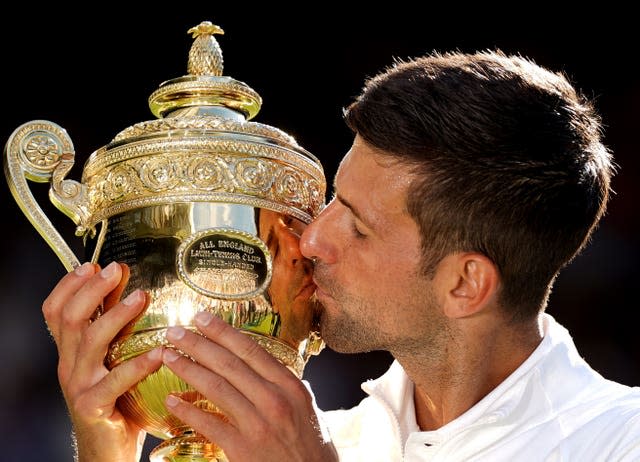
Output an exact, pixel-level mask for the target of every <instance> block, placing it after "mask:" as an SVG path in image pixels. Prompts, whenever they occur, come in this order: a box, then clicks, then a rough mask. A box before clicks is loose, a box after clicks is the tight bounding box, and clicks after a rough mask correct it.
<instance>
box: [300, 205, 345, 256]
mask: <svg viewBox="0 0 640 462" xmlns="http://www.w3.org/2000/svg"><path fill="white" fill-rule="evenodd" d="M332 206H333V203H329V205H327V206H326V207H325V208H324V210H323V211H322V212H320V215H318V216H317V217H316V219H315V220H313V221H312V222H311V223H310V224H309V225H308V226H307V227H306V228H305V230H304V232H303V233H302V236H300V251H301V252H302V255H304V256H305V257H307V258H308V259H310V260H321V261H323V262H325V263H333V262H335V260H336V246H335V243H334V242H332V241H331V238H332V235H331V233H330V230H329V228H330V225H331V212H332ZM333 238H335V236H333Z"/></svg>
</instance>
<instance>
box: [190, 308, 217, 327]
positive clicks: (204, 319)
mask: <svg viewBox="0 0 640 462" xmlns="http://www.w3.org/2000/svg"><path fill="white" fill-rule="evenodd" d="M193 319H195V320H196V324H199V325H201V326H208V325H209V324H210V323H211V320H212V319H213V315H212V314H211V313H209V312H208V311H200V312H199V313H198V314H196V315H195V316H194V317H193Z"/></svg>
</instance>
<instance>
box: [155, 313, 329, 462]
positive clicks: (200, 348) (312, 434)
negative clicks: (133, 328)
mask: <svg viewBox="0 0 640 462" xmlns="http://www.w3.org/2000/svg"><path fill="white" fill-rule="evenodd" d="M195 320H196V325H197V327H198V329H199V330H200V331H201V332H202V333H203V334H204V335H205V336H206V338H205V337H203V336H201V335H198V334H196V333H193V332H191V331H189V330H186V329H183V328H180V327H173V328H170V329H169V330H168V332H167V338H168V340H169V341H170V342H171V343H172V344H173V345H175V346H176V348H178V349H180V350H181V351H183V352H184V353H186V354H187V355H189V356H190V357H191V358H193V359H194V360H195V362H194V361H192V360H190V359H188V358H186V357H184V356H182V355H179V354H178V353H176V352H175V351H174V350H173V349H171V348H166V349H165V350H164V352H163V361H164V363H165V364H166V365H167V366H168V367H169V368H171V370H173V371H174V372H175V373H176V374H177V375H178V376H180V377H182V378H183V379H184V380H185V381H186V382H187V383H189V384H191V385H193V386H194V387H195V388H196V389H197V390H198V391H199V392H200V393H202V394H203V395H204V396H205V397H207V399H209V400H210V401H211V402H213V403H215V405H216V406H218V407H219V408H220V409H221V411H222V412H223V413H224V415H225V417H226V419H225V418H222V417H220V416H218V415H216V414H213V413H210V412H206V411H203V410H201V409H198V408H197V407H195V406H193V405H192V404H190V403H188V402H186V401H183V400H181V399H179V398H178V397H176V396H173V395H170V396H169V397H168V398H167V400H166V403H167V407H168V408H169V410H170V411H171V412H173V413H174V414H175V415H176V416H177V417H178V418H179V419H181V420H182V421H184V422H185V423H186V424H188V425H190V426H192V427H193V428H194V429H195V430H196V431H198V432H199V433H201V434H202V435H204V436H205V437H207V438H208V439H209V440H210V441H214V442H215V443H216V444H218V445H219V446H220V447H221V448H222V449H223V450H224V452H225V454H226V456H227V457H228V459H229V460H230V461H232V462H236V461H238V462H250V461H265V460H278V461H287V462H295V461H304V462H310V461H323V462H326V461H332V460H338V457H337V454H336V452H335V449H334V447H333V445H332V444H331V443H330V442H327V441H324V440H323V437H322V434H321V431H320V428H319V425H318V420H317V417H316V414H315V412H314V409H313V405H312V398H311V396H310V394H309V392H308V391H307V389H306V388H305V386H304V385H303V383H302V382H301V381H300V380H299V379H298V378H297V377H295V376H294V375H293V374H292V373H291V372H290V371H289V370H288V369H287V368H286V367H285V366H283V365H282V364H280V363H279V362H278V361H277V360H276V359H275V358H274V357H273V356H271V355H270V354H269V353H267V352H266V351H265V350H263V349H262V347H260V346H259V345H258V344H257V343H256V342H254V341H253V340H251V339H250V338H249V337H248V336H246V335H244V334H242V333H241V332H239V331H237V330H236V329H234V328H232V327H231V326H229V325H228V324H226V323H225V322H223V321H221V320H220V319H217V318H216V317H214V316H212V315H211V314H209V313H204V312H203V313H198V314H197V315H196V317H195Z"/></svg>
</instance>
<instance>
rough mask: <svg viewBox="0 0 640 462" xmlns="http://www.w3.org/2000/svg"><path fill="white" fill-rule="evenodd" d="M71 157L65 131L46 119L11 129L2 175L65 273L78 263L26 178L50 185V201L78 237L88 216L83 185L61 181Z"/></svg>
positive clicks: (71, 144)
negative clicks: (75, 226) (73, 224)
mask: <svg viewBox="0 0 640 462" xmlns="http://www.w3.org/2000/svg"><path fill="white" fill-rule="evenodd" d="M74 158H75V151H74V148H73V143H72V142H71V138H69V135H67V132H66V130H64V129H63V128H62V127H60V126H59V125H57V124H55V123H53V122H49V121H46V120H33V121H31V122H27V123H25V124H23V125H21V126H20V127H18V128H17V129H16V130H14V132H13V133H12V134H11V136H10V137H9V140H8V141H7V144H6V146H5V155H4V171H5V176H6V178H7V183H8V184H9V189H10V190H11V194H13V198H14V199H15V201H16V202H17V203H18V205H19V206H20V209H21V210H22V212H23V213H24V214H25V215H26V217H27V218H28V219H29V221H30V222H31V224H32V225H33V227H34V228H35V229H36V230H37V231H38V232H39V233H40V235H41V236H42V237H43V239H44V240H45V241H46V242H47V243H48V244H49V246H50V247H51V248H52V249H53V251H54V252H55V253H56V255H57V256H58V258H59V259H60V260H61V261H62V264H63V265H64V267H65V268H66V269H67V270H68V271H71V270H72V269H73V268H75V267H76V266H78V265H79V264H80V261H79V260H78V257H76V255H75V254H74V253H73V251H72V250H71V248H70V247H69V245H68V244H67V242H66V241H65V240H64V238H63V237H62V236H61V235H60V233H59V232H58V231H57V230H56V229H55V227H54V226H53V224H52V223H51V221H50V220H49V219H48V218H47V216H46V215H45V213H44V212H43V210H42V208H41V207H40V205H39V204H38V202H37V201H36V200H35V198H34V197H33V194H32V192H31V189H30V188H29V185H28V182H27V179H29V180H31V181H35V182H38V183H47V182H50V183H51V189H50V190H49V197H50V199H51V201H52V202H53V204H54V205H55V206H56V207H57V208H58V209H60V210H61V211H62V212H63V213H65V214H66V215H67V216H69V217H70V218H71V219H72V220H73V221H74V222H75V223H76V225H78V232H77V234H83V233H84V232H85V231H86V228H85V226H84V223H85V218H86V217H87V215H88V212H87V210H88V206H87V201H86V197H87V192H86V186H85V185H83V184H81V183H78V182H77V181H73V180H65V179H64V176H65V175H66V174H67V173H68V172H69V170H71V167H73V163H74Z"/></svg>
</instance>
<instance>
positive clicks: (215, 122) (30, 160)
mask: <svg viewBox="0 0 640 462" xmlns="http://www.w3.org/2000/svg"><path fill="white" fill-rule="evenodd" d="M189 33H191V34H192V35H193V37H194V38H195V40H194V43H193V45H192V47H191V50H190V52H189V65H188V72H189V75H186V76H183V77H179V78H176V79H172V80H169V81H166V82H164V83H162V84H161V85H160V87H159V88H158V89H157V90H156V91H155V92H154V93H153V94H152V95H151V96H150V97H149V106H150V108H151V111H152V112H153V114H154V115H155V116H156V117H158V120H152V121H147V122H141V123H138V124H136V125H133V126H131V127H128V128H126V129H125V130H123V131H122V132H120V133H119V134H117V135H116V136H115V138H114V139H113V140H112V141H111V142H110V143H109V144H107V145H106V146H104V147H102V148H100V149H98V150H97V151H95V152H94V153H93V154H91V156H90V157H89V158H88V160H87V162H86V164H85V166H84V170H83V174H82V181H81V182H77V181H74V180H70V179H65V176H66V175H67V173H68V172H69V170H70V169H71V167H72V166H73V164H74V148H73V144H72V143H71V140H70V138H69V137H68V135H67V133H66V132H65V130H64V129H62V128H61V127H59V126H58V125H56V124H54V123H51V122H48V121H40V120H36V121H32V122H28V123H26V124H24V125H22V126H20V127H19V128H17V129H16V130H15V131H14V132H13V134H12V135H11V137H10V138H9V140H8V142H7V145H6V148H5V174H6V176H7V180H8V182H9V185H10V189H11V191H12V193H13V196H14V198H15V200H16V201H17V202H18V204H19V205H20V207H21V209H22V211H23V212H24V213H25V215H26V216H27V217H28V218H29V220H30V221H31V223H32V224H33V226H34V227H35V228H36V229H37V230H38V232H39V233H40V234H41V235H42V236H43V238H44V239H45V240H46V241H47V242H48V243H49V245H50V246H51V247H52V249H53V250H54V251H55V252H56V254H57V255H58V257H59V258H60V260H61V261H62V262H63V264H64V266H65V268H66V269H67V270H72V269H73V268H74V267H76V266H77V265H79V260H78V258H77V257H76V256H75V255H74V253H73V252H72V250H71V249H70V247H69V246H68V245H67V243H66V242H65V240H64V239H63V237H62V236H61V235H60V233H59V232H58V231H57V230H56V229H55V228H54V226H53V225H52V224H51V222H50V221H49V220H48V218H47V217H46V215H45V213H44V212H43V211H42V209H41V208H40V206H39V205H38V203H37V202H36V200H35V199H34V197H33V195H32V193H31V191H30V189H29V186H28V183H27V179H29V180H32V181H36V182H45V183H46V182H49V183H50V185H51V187H50V190H49V196H50V199H51V201H52V202H53V204H54V205H55V206H56V207H57V208H58V209H60V210H61V211H62V212H64V213H65V214H66V215H68V216H69V217H70V218H71V219H72V220H73V221H74V222H75V224H76V225H77V228H76V234H77V235H78V236H83V237H84V244H85V248H86V251H87V258H90V259H91V261H92V262H97V263H99V264H100V265H101V266H103V267H104V266H105V265H107V264H108V263H109V262H111V261H118V262H122V263H126V264H127V265H128V266H129V269H130V277H129V281H128V284H127V287H126V289H125V293H124V294H123V296H126V295H127V294H128V293H130V292H132V291H133V290H135V289H137V288H140V289H143V290H145V291H146V292H147V293H148V294H149V298H150V303H149V305H148V307H147V308H146V310H145V311H144V313H143V314H142V315H141V316H140V317H138V318H137V319H136V320H135V321H134V322H132V323H131V324H130V325H128V326H127V327H126V328H125V329H124V330H123V331H122V332H120V333H119V335H118V336H117V338H116V339H115V340H114V341H113V342H112V344H111V346H110V349H109V351H108V353H107V357H106V359H105V361H106V364H107V366H108V367H114V366H116V365H118V364H119V363H121V362H122V361H126V360H128V359H130V358H133V357H135V356H137V355H140V354H143V353H145V352H146V351H149V350H151V349H153V348H155V347H157V346H160V345H167V342H166V339H165V332H166V329H167V328H168V327H169V326H176V325H180V326H185V327H187V328H190V329H195V327H193V326H194V323H193V317H194V315H195V314H196V313H198V312H199V311H203V310H207V311H209V312H211V313H213V314H215V315H216V316H218V317H220V318H222V319H224V320H225V321H226V322H228V323H229V324H231V325H232V326H234V327H235V328H237V329H239V330H241V331H242V332H243V333H245V334H247V335H249V336H251V337H252V338H253V339H254V340H255V341H256V342H258V343H259V344H260V345H261V346H262V347H264V348H265V349H266V350H267V351H269V352H270V353H271V354H272V355H273V356H275V357H276V358H277V359H278V360H280V361H281V362H282V363H283V364H285V365H286V366H287V367H288V368H289V369H290V370H291V371H293V372H294V373H295V374H296V375H298V377H301V376H302V372H303V368H304V366H305V363H306V362H307V360H308V358H309V356H310V355H313V354H318V353H319V351H320V350H321V348H322V346H323V343H322V340H321V339H320V337H319V336H318V333H317V332H316V328H315V308H314V307H315V303H314V302H313V298H312V294H313V292H314V288H315V287H314V285H313V282H312V274H311V271H312V266H311V264H310V262H309V261H308V260H306V259H304V258H303V257H302V255H300V254H299V250H298V246H297V243H298V239H299V233H300V232H301V230H302V229H303V228H304V226H305V225H306V224H307V223H309V222H310V221H311V219H312V218H314V217H315V216H316V215H317V214H318V213H319V211H320V210H321V208H322V204H323V202H324V193H325V177H324V173H323V170H322V167H321V165H320V162H319V161H318V160H317V159H316V158H315V157H314V156H313V155H311V154H310V153H309V152H307V151H306V150H304V149H303V148H301V147H300V146H299V145H298V144H297V143H296V141H295V140H294V139H293V138H292V137H290V136H289V135H287V134H286V133H284V132H283V131H281V130H279V129H276V128H274V127H271V126H268V125H264V124H260V123H256V122H248V120H250V119H251V118H253V117H254V116H255V115H256V114H257V113H258V111H259V109H260V106H261V102H262V101H261V98H260V96H259V95H258V94H257V93H256V92H255V91H254V90H252V89H251V88H250V87H249V86H247V85H246V84H245V83H243V82H240V81H237V80H234V79H232V78H230V77H226V76H223V75H222V54H221V51H220V47H219V45H218V43H217V42H216V40H215V39H214V37H213V34H221V33H223V31H222V30H221V29H220V28H219V27H217V26H215V25H213V24H211V23H210V22H203V23H201V24H200V25H198V26H197V27H194V28H192V29H190V30H189ZM104 309H108V307H104ZM97 315H100V313H97ZM168 393H174V394H179V395H180V396H181V397H182V398H183V399H185V400H188V401H190V402H192V403H196V405H198V406H199V407H201V408H202V409H205V410H208V411H210V412H218V411H217V409H216V407H215V403H211V402H209V401H207V400H206V399H205V398H204V397H203V396H202V395H200V394H199V393H198V392H196V391H195V390H194V389H193V388H192V387H191V386H190V385H188V384H186V383H185V382H184V381H182V380H181V379H179V378H178V377H177V376H176V375H174V374H173V373H172V372H171V371H170V370H169V369H168V368H166V367H164V366H162V367H161V368H160V369H159V370H158V371H157V372H155V373H153V374H152V375H151V376H149V377H148V378H146V379H145V380H143V381H141V382H140V383H139V384H138V385H137V386H135V387H134V388H132V389H131V390H129V391H128V392H127V393H126V394H125V395H123V396H122V397H121V398H120V399H119V401H118V406H119V408H120V410H121V411H122V412H123V413H124V414H125V415H126V416H127V417H128V418H129V419H132V420H133V421H135V423H136V424H138V425H139V426H141V427H142V428H144V429H145V430H146V431H147V432H149V433H150V434H152V435H154V436H156V437H158V438H161V439H164V440H166V441H163V442H162V443H161V444H160V445H159V446H157V447H156V448H155V449H154V450H153V451H152V453H151V460H152V461H163V462H164V461H166V462H187V461H224V460H226V458H225V456H224V454H223V453H222V451H221V450H220V448H219V447H218V446H217V445H216V444H215V442H210V441H207V440H206V439H205V438H203V437H202V436H200V435H198V434H197V433H195V432H194V431H193V430H192V429H191V428H189V427H187V426H186V425H184V424H183V423H182V422H180V421H179V420H178V419H176V418H175V417H173V416H172V415H171V414H169V412H168V411H167V409H166V408H165V406H164V399H165V397H166V396H167V394H168Z"/></svg>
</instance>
